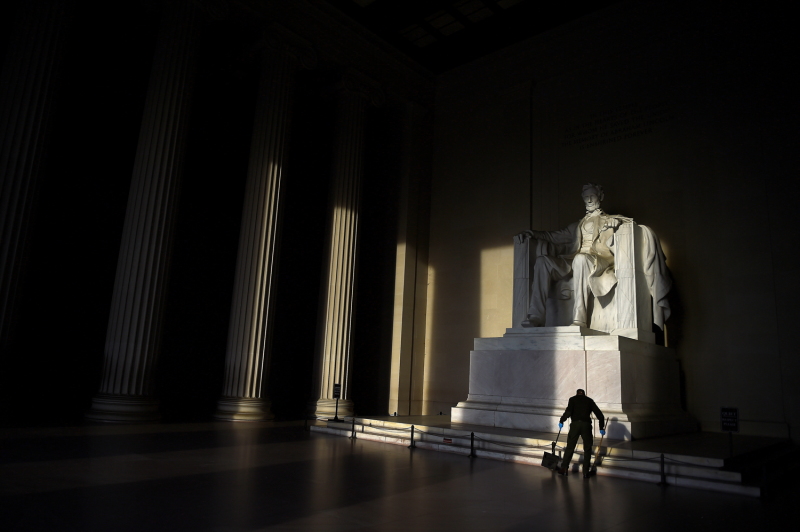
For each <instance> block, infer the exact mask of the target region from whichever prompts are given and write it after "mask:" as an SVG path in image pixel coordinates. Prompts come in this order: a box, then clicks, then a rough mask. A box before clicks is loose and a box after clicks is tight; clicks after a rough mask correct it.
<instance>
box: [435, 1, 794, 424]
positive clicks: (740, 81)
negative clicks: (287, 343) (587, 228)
mask: <svg viewBox="0 0 800 532" xmlns="http://www.w3.org/2000/svg"><path fill="white" fill-rule="evenodd" d="M704 9H705V8H702V7H698V6H693V7H691V9H690V8H689V7H688V6H686V7H684V6H683V5H667V4H664V3H656V2H644V3H642V2H623V3H621V4H617V5H616V6H612V7H610V8H606V9H604V10H601V11H599V12H597V13H595V14H593V15H590V16H589V17H586V18H583V19H581V20H578V21H575V22H573V23H570V24H568V25H566V26H563V27H561V28H558V29H556V30H553V31H551V32H548V33H546V34H544V35H541V36H538V37H535V38H532V39H529V40H527V41H525V42H523V43H520V44H518V45H515V46H513V47H510V48H507V49H505V50H503V51H501V52H498V53H495V54H492V55H490V56H488V57H485V58H483V59H481V60H478V61H476V62H474V63H471V64H469V65H466V66H464V67H461V68H458V69H455V70H453V71H450V72H447V73H445V74H443V75H441V76H439V78H438V79H437V95H436V102H437V109H436V124H435V146H434V150H435V152H434V166H433V181H432V196H431V201H432V204H431V219H430V220H431V221H430V224H431V225H430V257H429V284H428V308H427V320H428V323H427V338H426V358H425V385H424V388H425V390H424V403H423V411H424V413H438V412H439V411H440V410H443V409H444V408H447V407H450V406H454V405H455V404H456V403H457V402H458V401H461V400H463V399H464V398H465V397H466V396H467V390H468V385H469V352H470V348H471V345H472V340H473V337H491V336H501V335H502V334H503V332H504V331H505V328H506V327H509V326H510V324H511V310H512V308H511V304H510V300H511V293H512V288H513V279H512V277H513V275H512V270H513V261H512V259H513V257H512V250H513V248H512V239H511V238H512V236H513V235H514V234H516V233H518V232H519V231H521V230H523V229H527V228H533V229H545V230H552V229H558V228H562V227H565V226H566V225H567V224H569V223H571V222H573V221H576V220H578V219H579V218H580V217H581V216H582V215H583V207H582V204H581V200H580V190H581V185H582V184H583V183H585V182H587V181H592V182H597V183H601V184H603V186H604V187H605V190H606V200H605V202H604V204H603V208H604V209H605V210H606V211H607V212H610V213H614V214H623V215H626V216H631V217H633V218H634V219H635V220H636V221H637V222H638V223H640V224H644V225H647V226H649V227H651V228H652V229H653V230H654V231H655V232H656V233H657V234H658V235H659V237H660V238H661V241H662V245H663V247H664V251H665V254H666V256H667V264H668V266H669V267H670V269H671V271H672V274H673V277H674V279H675V287H674V293H673V295H672V305H673V311H674V312H673V316H672V318H671V319H670V320H669V321H668V322H667V335H666V336H667V342H668V344H669V346H670V347H673V348H675V349H676V352H677V354H678V358H679V360H680V362H681V368H682V374H683V377H682V379H683V382H682V387H683V390H684V392H683V397H682V399H681V400H682V402H683V404H684V405H685V407H686V408H687V410H688V411H689V412H690V413H691V414H692V415H693V416H695V417H696V418H697V419H698V420H699V421H700V423H701V426H702V429H703V430H719V409H720V407H722V406H735V407H738V408H739V411H740V418H741V420H742V421H741V426H742V431H743V432H745V433H757V434H770V435H786V434H788V433H789V431H790V428H794V427H796V426H797V423H798V422H800V392H799V391H798V389H797V387H796V386H794V384H793V383H794V382H795V381H796V380H797V379H798V377H800V362H798V358H797V357H796V355H795V353H794V342H793V339H792V334H791V330H792V328H793V325H794V323H795V322H797V321H798V319H800V311H798V309H799V308H800V307H798V305H797V303H796V301H797V299H798V297H799V296H800V282H799V281H798V278H800V265H799V264H798V263H797V262H796V261H794V260H793V259H792V258H791V257H792V249H793V245H792V234H791V231H792V224H791V220H790V218H789V216H791V212H792V211H793V210H794V204H793V202H794V199H793V198H794V197H797V196H796V194H795V192H797V191H798V185H797V184H796V183H795V182H794V179H793V173H794V168H796V166H797V164H796V163H797V161H796V159H797V155H795V154H794V153H793V145H794V141H795V140H796V137H797V136H798V134H797V132H796V131H794V128H792V127H791V123H790V120H789V118H788V117H789V116H791V114H792V112H793V111H794V110H795V108H796V104H795V103H794V102H793V100H792V99H791V98H790V91H789V86H790V85H789V83H788V80H789V74H788V73H785V72H784V71H785V69H784V68H782V67H781V65H782V63H783V62H784V61H785V59H786V57H785V52H784V51H783V50H784V49H786V48H785V47H786V45H785V43H786V42H788V28H783V27H782V26H781V25H780V23H778V26H769V25H768V24H767V22H768V21H766V20H762V19H760V18H759V15H758V14H757V13H756V14H754V13H750V12H747V13H746V12H741V11H737V8H735V7H730V6H729V7H727V8H726V10H725V11H716V10H711V9H708V10H704ZM774 22H775V21H771V22H769V23H770V24H772V23H774ZM793 163H794V164H793ZM598 357H599V355H598ZM598 361H599V358H598ZM588 387H589V389H591V388H592V383H589V384H588ZM598 393H602V392H600V391H599V390H598ZM637 393H640V392H637ZM791 433H792V434H794V435H795V436H794V438H797V436H796V435H797V434H800V428H796V430H792V431H791Z"/></svg>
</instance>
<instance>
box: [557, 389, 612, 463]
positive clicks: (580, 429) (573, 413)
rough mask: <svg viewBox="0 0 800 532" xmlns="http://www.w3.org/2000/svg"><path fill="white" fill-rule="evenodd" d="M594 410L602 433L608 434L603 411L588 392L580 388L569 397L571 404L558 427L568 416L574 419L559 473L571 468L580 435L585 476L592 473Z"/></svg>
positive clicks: (560, 426)
mask: <svg viewBox="0 0 800 532" xmlns="http://www.w3.org/2000/svg"><path fill="white" fill-rule="evenodd" d="M592 412H594V415H595V416H597V421H598V422H599V423H600V434H602V435H603V436H605V435H606V431H605V425H604V423H603V422H604V421H605V418H603V413H602V412H601V411H600V409H599V408H597V405H596V404H595V402H594V401H593V400H592V398H591V397H586V392H584V391H583V390H578V394H577V395H575V396H574V397H570V398H569V404H568V405H567V409H566V410H565V411H564V415H563V416H561V420H560V421H559V423H558V428H559V429H560V428H562V427H563V426H564V421H565V420H566V419H567V418H571V419H572V423H570V425H569V434H568V435H567V449H566V450H565V451H564V460H562V462H561V468H560V469H558V474H559V475H566V474H567V471H568V470H569V463H570V460H572V453H574V452H575V446H576V445H577V444H578V436H580V437H581V439H582V440H583V478H589V475H590V474H591V471H590V466H591V461H592V420H591V419H590V418H589V414H591V413H592Z"/></svg>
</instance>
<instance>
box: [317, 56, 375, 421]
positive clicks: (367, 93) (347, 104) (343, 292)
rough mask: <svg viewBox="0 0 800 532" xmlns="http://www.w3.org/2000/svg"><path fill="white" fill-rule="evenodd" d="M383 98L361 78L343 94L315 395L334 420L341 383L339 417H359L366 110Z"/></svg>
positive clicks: (353, 76)
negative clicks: (353, 355) (358, 292)
mask: <svg viewBox="0 0 800 532" xmlns="http://www.w3.org/2000/svg"><path fill="white" fill-rule="evenodd" d="M381 98H382V94H381V92H380V91H379V89H378V88H377V87H376V85H375V83H374V82H372V81H371V80H369V79H367V78H365V77H364V76H362V75H360V74H358V73H357V72H352V71H351V72H348V73H346V74H345V75H344V76H343V79H342V83H341V86H340V87H339V91H338V102H337V116H336V132H335V139H334V152H333V176H332V183H331V193H330V201H329V208H328V209H329V213H328V216H329V221H328V227H327V230H328V234H327V242H326V248H327V263H326V265H325V268H326V272H327V276H326V278H325V280H324V283H323V285H322V290H323V291H324V292H323V294H322V301H321V308H320V317H319V320H320V321H319V326H318V330H317V353H316V358H315V366H314V393H315V395H317V394H318V395H317V399H316V400H315V401H313V403H312V405H310V407H311V410H312V411H313V412H314V415H316V416H318V417H332V416H333V415H334V408H335V404H336V401H335V399H334V398H333V385H334V384H341V398H340V400H339V415H351V414H352V413H353V401H352V399H351V389H350V347H351V331H352V321H353V310H354V303H355V300H354V299H355V298H354V296H355V266H356V258H357V249H358V248H357V244H358V210H359V200H360V191H361V175H362V173H363V168H364V138H365V118H366V110H367V107H368V105H369V103H370V100H372V102H373V103H376V104H379V103H380V100H381Z"/></svg>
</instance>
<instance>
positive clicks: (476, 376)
mask: <svg viewBox="0 0 800 532" xmlns="http://www.w3.org/2000/svg"><path fill="white" fill-rule="evenodd" d="M506 331H507V332H506V334H505V335H503V337H502V338H476V339H475V349H474V350H473V351H471V352H470V370H469V396H468V398H467V400H466V401H462V402H460V403H459V404H458V406H456V407H453V409H452V418H451V419H452V421H453V422H455V423H468V424H474V425H489V426H495V427H506V428H514V429H525V430H538V431H544V432H558V420H559V418H560V417H561V415H562V414H563V413H564V409H565V408H566V406H567V402H568V401H569V398H570V397H572V396H573V395H575V392H576V390H577V389H578V388H583V389H584V390H586V395H588V396H589V397H591V398H592V399H594V400H595V402H596V403H597V406H598V407H600V410H602V411H603V415H605V416H606V419H607V420H608V422H607V431H606V436H607V437H609V438H612V439H620V440H630V439H638V438H648V437H652V436H662V435H667V434H677V433H682V432H694V431H696V430H697V424H696V422H695V421H694V420H693V419H692V418H691V417H689V415H688V414H686V413H685V412H684V411H683V410H682V409H681V406H680V383H679V370H678V362H677V360H676V358H675V351H674V350H672V349H669V348H666V347H661V346H657V345H654V344H652V343H649V342H645V341H641V340H634V339H631V338H627V337H625V336H618V335H610V334H607V333H604V332H601V331H595V330H591V329H586V328H584V327H577V326H568V327H538V328H529V329H523V328H513V329H507V330H506ZM594 431H595V433H596V435H597V436H599V435H600V434H599V427H598V426H597V424H595V426H594ZM564 432H566V427H565V430H564Z"/></svg>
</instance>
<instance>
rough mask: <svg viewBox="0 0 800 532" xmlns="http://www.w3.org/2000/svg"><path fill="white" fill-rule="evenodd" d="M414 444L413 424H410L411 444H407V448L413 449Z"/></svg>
mask: <svg viewBox="0 0 800 532" xmlns="http://www.w3.org/2000/svg"><path fill="white" fill-rule="evenodd" d="M415 447H416V445H414V425H411V445H409V446H408V448H409V449H414V448H415Z"/></svg>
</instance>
